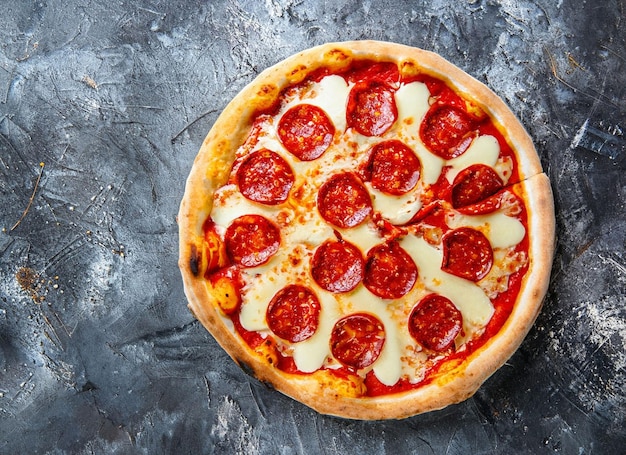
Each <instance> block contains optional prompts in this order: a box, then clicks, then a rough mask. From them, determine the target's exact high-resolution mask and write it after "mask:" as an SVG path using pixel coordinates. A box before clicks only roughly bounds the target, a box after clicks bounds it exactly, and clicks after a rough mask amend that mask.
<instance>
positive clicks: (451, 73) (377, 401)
mask: <svg viewBox="0 0 626 455" xmlns="http://www.w3.org/2000/svg"><path fill="white" fill-rule="evenodd" d="M353 58H367V59H371V60H387V61H388V60H394V61H396V62H397V63H398V66H399V68H400V70H401V72H403V73H404V74H411V73H412V72H415V71H416V70H418V71H420V72H428V73H432V75H433V76H436V77H438V78H441V79H444V80H446V81H447V82H448V83H449V84H450V85H451V86H452V87H453V88H455V89H456V90H457V91H459V92H460V93H461V94H463V95H465V96H467V97H468V98H469V99H471V100H474V101H476V102H477V104H478V105H479V106H480V107H481V108H482V109H483V110H484V111H486V112H488V113H489V115H490V116H491V117H492V118H493V119H495V120H496V122H497V123H498V126H499V127H500V128H502V129H503V131H505V135H506V137H507V138H508V139H509V140H510V142H511V146H512V148H513V150H515V151H516V154H517V159H518V163H519V175H520V178H521V179H522V180H523V181H522V183H521V184H520V185H519V186H520V188H521V191H523V194H524V197H525V201H526V203H527V210H528V235H529V238H530V245H529V270H528V273H527V274H526V275H525V277H524V282H523V285H522V291H521V293H520V295H519V296H518V299H517V303H516V305H515V307H514V309H513V313H512V314H511V316H510V317H509V319H508V320H507V322H506V323H505V325H504V327H503V328H502V330H500V331H499V333H498V334H497V335H496V336H494V337H493V338H492V339H491V340H490V341H489V342H487V343H486V344H485V345H484V346H482V347H481V348H480V349H478V350H477V351H475V352H473V353H472V354H471V355H470V357H469V358H467V359H465V360H464V361H462V362H461V363H460V364H457V365H448V366H447V368H445V369H446V373H445V374H441V375H439V376H438V377H436V378H435V379H434V380H433V381H432V382H431V383H429V384H428V385H426V386H424V387H421V388H418V389H415V390H411V391H408V392H404V393H400V394H395V395H388V396H382V397H376V398H363V397H359V392H360V390H361V388H362V387H363V386H362V384H361V383H360V380H359V378H358V377H355V378H354V380H353V381H345V382H342V385H341V387H343V389H342V390H341V391H339V392H338V391H337V390H335V389H334V388H333V387H329V386H328V383H329V382H330V381H333V380H334V379H333V377H332V375H328V374H326V373H324V372H323V371H318V372H316V373H314V374H310V375H300V374H287V373H284V372H281V371H280V370H278V369H276V368H274V367H273V366H272V365H271V364H270V363H269V361H268V359H271V356H272V353H271V347H266V348H262V349H258V350H257V352H254V351H252V350H251V349H250V348H248V347H247V345H246V344H245V343H243V342H242V341H241V340H240V339H239V338H238V337H237V336H235V335H234V334H233V331H232V330H231V328H229V325H231V324H232V323H230V321H229V320H228V318H227V317H226V316H225V315H223V314H221V313H220V311H219V310H218V308H219V305H218V302H217V301H216V298H219V297H216V295H217V293H212V292H211V289H210V287H211V284H210V283H209V282H208V281H207V280H205V279H204V272H205V270H206V269H207V267H208V265H209V264H215V261H220V260H221V259H220V254H221V252H220V248H219V245H215V243H214V242H212V245H213V246H207V242H206V240H205V237H204V235H205V234H204V231H203V223H204V222H205V220H206V218H207V216H208V215H209V213H210V212H211V208H212V196H213V193H214V192H215V190H216V189H217V188H219V187H220V186H221V185H223V184H224V183H225V182H226V180H227V178H228V174H229V172H230V169H231V165H232V163H233V161H234V160H235V152H236V150H237V147H238V145H239V144H241V143H242V142H243V141H244V139H245V136H246V134H247V130H248V128H249V127H250V125H251V117H252V116H253V115H254V113H255V112H256V111H257V110H258V109H264V108H269V107H270V106H271V105H272V103H274V101H275V99H276V97H277V96H278V95H279V94H280V93H281V91H282V90H283V89H284V88H285V87H287V86H289V85H291V84H294V83H297V82H300V81H301V80H303V79H304V78H306V76H307V75H308V74H310V73H311V72H312V71H315V70H316V69H318V68H320V67H328V68H330V69H331V70H340V69H343V68H346V67H348V66H349V65H350V63H351V61H352V59H353ZM178 223H179V232H180V255H179V266H180V269H181V271H182V276H183V282H184V287H185V293H186V295H187V298H188V301H189V308H190V309H191V311H192V312H193V314H194V315H195V317H196V318H197V319H198V320H199V321H200V322H201V323H202V324H203V325H204V326H205V327H206V328H207V329H208V330H209V331H210V332H211V333H212V334H213V336H214V337H215V339H216V340H217V341H218V342H219V343H220V345H221V346H222V347H223V348H224V349H225V350H226V351H227V352H228V353H229V354H230V355H231V357H233V358H234V359H235V360H236V361H237V362H238V363H239V364H240V365H241V366H242V367H243V368H244V369H245V370H247V371H250V372H251V373H252V374H254V375H255V376H256V377H257V378H258V379H259V380H261V381H264V382H267V383H269V384H271V385H272V386H273V387H275V388H276V389H278V390H280V391H281V392H283V393H284V394H286V395H288V396H291V397H293V398H294V399H296V400H298V401H301V402H302V403H305V404H306V405H308V406H310V407H312V408H314V409H316V410H317V411H319V412H320V413H324V414H332V415H336V416H341V417H347V418H354V419H389V418H396V419H397V418H404V417H407V416H411V415H415V414H418V413H422V412H426V411H430V410H435V409H440V408H443V407H445V406H447V405H449V404H453V403H458V402H460V401H463V400H465V399H466V398H468V397H469V396H471V395H472V394H473V393H474V392H475V391H476V390H477V389H478V387H479V386H480V385H481V384H482V383H483V382H484V381H485V380H486V379H487V378H488V377H489V376H490V375H491V374H492V373H493V372H494V371H495V370H496V369H497V368H499V367H500V366H501V365H502V364H503V363H504V362H505V361H506V360H507V359H508V358H509V357H510V356H511V355H512V354H513V352H514V351H515V350H516V349H517V347H518V346H519V344H520V343H521V342H522V340H523V339H524V337H525V335H526V334H527V333H528V331H529V330H530V328H531V326H532V324H533V322H534V320H535V317H536V315H537V313H538V311H539V309H540V307H541V302H542V299H543V296H544V295H545V293H546V289H547V286H548V281H549V275H550V268H551V264H552V252H553V249H554V244H553V241H554V209H553V206H552V194H551V189H550V185H549V182H548V179H547V177H546V176H545V174H543V173H542V170H541V165H540V162H539V159H538V157H537V154H536V152H535V149H534V146H533V144H532V141H531V139H530V138H529V136H528V134H527V133H526V132H525V130H524V128H523V127H522V126H521V125H520V124H519V122H518V121H517V119H516V118H515V116H514V115H513V114H512V113H511V111H510V110H509V109H508V107H507V106H506V105H505V104H504V102H503V101H502V100H501V99H500V98H499V97H498V96H496V95H495V94H494V93H493V92H492V91H491V90H489V89H488V88H487V87H485V86H484V85H483V84H481V83H480V82H478V81H476V80H475V79H473V78H471V77H470V76H468V75H467V74H466V73H464V72H463V71H462V70H460V69H459V68H457V67H456V66H454V65H452V64H450V63H448V62H447V61H445V60H443V59H442V58H441V57H439V56H438V55H436V54H433V53H431V52H427V51H423V50H420V49H416V48H412V47H407V46H403V45H399V44H393V43H385V42H375V41H355V42H344V43H330V44H326V45H322V46H319V47H316V48H313V49H309V50H307V51H304V52H301V53H299V54H296V55H294V56H292V57H290V58H288V59H286V60H284V61H282V62H280V63H278V64H277V65H275V66H273V67H271V68H269V69H267V70H265V71H264V72H262V73H261V74H260V75H259V76H258V77H257V78H256V79H255V80H254V81H253V82H252V83H251V84H249V85H248V86H247V87H245V88H244V89H243V90H242V91H241V92H240V93H239V94H238V95H237V96H236V97H235V98H234V99H233V100H232V101H231V102H230V103H229V104H228V105H227V107H226V108H225V109H224V111H223V113H222V114H221V115H220V117H219V118H218V119H217V121H216V122H215V124H214V126H213V128H212V129H211V131H210V132H209V134H208V135H207V137H206V139H205V141H204V143H203V144H202V147H201V149H200V151H199V154H198V156H197V158H196V160H195V162H194V165H193V168H192V170H191V173H190V175H189V178H188V180H187V185H186V190H185V195H184V198H183V200H182V203H181V207H180V212H179V216H178ZM352 395H353V396H352Z"/></svg>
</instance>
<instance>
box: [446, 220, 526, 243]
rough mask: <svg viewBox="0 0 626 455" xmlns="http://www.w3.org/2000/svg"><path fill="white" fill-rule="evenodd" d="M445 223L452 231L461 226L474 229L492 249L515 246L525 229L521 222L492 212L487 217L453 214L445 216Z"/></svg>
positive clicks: (523, 234)
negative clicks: (479, 232) (483, 236)
mask: <svg viewBox="0 0 626 455" xmlns="http://www.w3.org/2000/svg"><path fill="white" fill-rule="evenodd" d="M446 223H447V224H448V226H450V227H451V228H452V229H456V228H459V227H461V226H469V227H472V228H476V229H477V230H479V231H481V232H482V233H483V234H485V237H487V239H488V240H489V243H490V244H491V247H492V248H509V247H512V246H515V245H517V244H518V243H520V242H521V241H522V240H523V239H524V236H525V235H526V228H525V227H524V225H523V224H522V222H521V221H519V220H518V219H517V218H513V217H511V216H507V215H505V214H504V213H502V212H493V213H490V214H487V215H462V214H460V213H458V212H456V213H455V212H453V213H450V214H448V215H447V216H446Z"/></svg>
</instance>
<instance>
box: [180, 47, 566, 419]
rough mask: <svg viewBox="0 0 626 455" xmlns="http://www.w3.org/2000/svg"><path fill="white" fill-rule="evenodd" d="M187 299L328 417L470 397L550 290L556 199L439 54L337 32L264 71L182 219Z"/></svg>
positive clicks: (482, 98)
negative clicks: (336, 38) (346, 38)
mask: <svg viewBox="0 0 626 455" xmlns="http://www.w3.org/2000/svg"><path fill="white" fill-rule="evenodd" d="M178 222H179V226H180V260H179V265H180V268H181V270H182V275H183V279H184V285H185V292H186V294H187V297H188V301H189V307H190V309H191V310H192V312H193V313H194V315H195V316H196V317H197V318H198V319H199V320H200V321H201V322H202V324H203V325H204V326H205V327H206V328H207V329H208V330H209V331H210V332H211V333H212V334H213V335H214V337H215V338H216V340H217V341H218V342H219V343H220V344H221V346H222V347H223V348H224V349H225V350H226V351H227V352H228V353H229V354H230V356H231V357H232V358H233V359H234V360H235V361H236V362H237V363H238V364H239V365H241V366H242V367H243V368H244V369H245V370H246V371H248V372H250V373H251V374H253V375H254V376H255V377H257V378H258V379H260V380H261V381H263V382H265V383H267V384H269V385H271V386H272V387H274V388H276V389H278V390H279V391H281V392H283V393H285V394H287V395H289V396H291V397H293V398H294V399H296V400H299V401H301V402H302V403H304V404H306V405H308V406H310V407H312V408H314V409H316V410H317V411H319V412H321V413H325V414H332V415H337V416H342V417H348V418H355V419H386V418H403V417H407V416H411V415H415V414H418V413H421V412H426V411H429V410H434V409H440V408H442V407H444V406H446V405H448V404H452V403H457V402H459V401H462V400H464V399H466V398H467V397H469V396H471V395H472V394H473V393H474V392H475V391H476V390H477V388H478V387H479V386H480V385H481V384H482V382H483V381H485V380H486V379H487V378H488V377H489V376H490V375H491V374H492V373H493V372H494V371H495V370H496V369H497V368H499V367H500V366H501V365H502V364H503V363H504V362H505V361H506V360H507V359H508V358H509V357H510V356H511V355H512V354H513V352H514V351H515V350H516V349H517V347H518V346H519V344H520V343H521V341H522V340H523V338H524V336H525V335H526V333H527V332H528V331H529V329H530V327H531V325H532V324H533V322H534V320H535V317H536V315H537V313H538V311H539V309H540V307H541V303H542V299H543V297H544V295H545V292H546V288H547V285H548V280H549V274H550V268H551V262H552V253H553V238H554V210H553V205H552V195H551V190H550V185H549V182H548V179H547V177H546V176H545V174H544V173H543V172H542V169H541V165H540V162H539V159H538V156H537V153H536V151H535V149H534V146H533V144H532V142H531V140H530V138H529V137H528V135H527V134H526V132H525V131H524V128H523V127H522V126H521V125H520V123H519V122H518V120H517V119H516V118H515V117H514V115H513V114H512V113H511V112H510V110H509V109H508V108H507V107H506V106H505V105H504V103H503V102H502V101H501V100H500V99H499V98H498V97H497V96H496V95H494V94H493V92H491V91H490V90H489V89H487V88H486V87H485V86H484V85H482V84H481V83H479V82H478V81H476V80H475V79H473V78H471V77H470V76H468V75H467V74H465V73H464V72H463V71H461V70H460V69H458V68H457V67H455V66H453V65H452V64H450V63H448V62H447V61H445V60H444V59H442V58H441V57H439V56H437V55H435V54H433V53H430V52H426V51H423V50H419V49H416V48H412V47H407V46H403V45H399V44H391V43H384V42H374V41H357V42H343V43H331V44H326V45H323V46H319V47H316V48H312V49H309V50H307V51H304V52H302V53H300V54H297V55H294V56H292V57H290V58H288V59H287V60H284V61H282V62H280V63H278V64H277V65H275V66H274V67H272V68H270V69H268V70H266V71H264V72H263V73H261V74H260V75H259V76H258V77H257V78H256V79H255V80H254V81H253V82H252V83H251V84H250V85H249V86H247V87H246V88H245V89H243V90H242V92H241V93H239V95H237V96H236V97H235V98H234V99H233V100H232V101H231V103H230V104H229V105H228V106H227V107H226V108H225V110H224V111H223V113H222V114H221V116H220V117H219V118H218V119H217V121H216V122H215V124H214V126H213V128H212V129H211V131H210V132H209V134H208V136H207V138H206V139H205V141H204V143H203V145H202V148H201V149H200V152H199V154H198V157H197V158H196V161H195V162H194V165H193V168H192V170H191V174H190V176H189V178H188V181H187V186H186V191H185V195H184V198H183V201H182V204H181V208H180V213H179V217H178Z"/></svg>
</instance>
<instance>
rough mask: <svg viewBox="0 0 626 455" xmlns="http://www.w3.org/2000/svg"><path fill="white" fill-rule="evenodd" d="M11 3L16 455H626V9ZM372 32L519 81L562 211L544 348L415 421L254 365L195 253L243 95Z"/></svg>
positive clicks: (6, 264)
mask: <svg viewBox="0 0 626 455" xmlns="http://www.w3.org/2000/svg"><path fill="white" fill-rule="evenodd" d="M0 3H1V5H0V230H1V232H0V453H7V454H13V453H242V454H255V453H260V454H296V453H298V454H300V453H307V454H308V453H313V454H315V453H325V454H342V455H343V454H346V453H388V454H401V453H402V454H404V453H419V454H428V453H447V454H455V453H474V454H477V453H518V452H522V453H548V452H563V453H575V454H579V453H584V454H590V453H620V452H621V453H623V450H624V447H626V430H625V429H624V426H625V425H626V390H625V389H626V371H625V368H626V354H625V348H626V210H625V208H624V201H625V200H626V182H625V174H626V166H625V163H626V150H625V148H626V147H625V145H624V144H625V142H624V141H625V138H624V131H623V130H624V128H626V117H625V115H626V114H625V112H626V31H625V30H626V3H625V2H624V0H607V1H602V0H600V1H587V2H580V1H575V0H518V1H515V0H459V1H450V2H446V1H443V0H434V1H425V0H421V1H412V2H410V1H399V0H387V1H380V2H376V1H356V0H342V1H320V2H310V1H299V0H264V1H245V0H221V1H214V2H199V1H190V2H183V1H176V2H174V1H164V0H139V1H134V2H133V1H130V0H122V1H107V2H104V1H102V2H96V1H90V0H81V1H78V0H67V1H61V0H48V1H45V0H39V1H26V0H23V1H18V2H12V1H9V0H0ZM365 38H368V39H381V40H389V41H396V42H400V43H404V44H409V45H414V46H418V47H422V48H425V49H429V50H433V51H436V52H439V53H440V54H442V55H443V56H444V57H446V58H448V59H449V60H450V61H452V62H454V63H455V64H457V65H458V66H460V67H461V68H463V69H464V70H466V71H467V72H469V73H470V74H472V75H473V76H475V77H476V78H478V79H479V80H481V81H483V82H485V83H486V84H488V85H489V86H490V87H491V88H492V89H493V90H494V91H496V92H497V93H498V94H499V95H501V96H502V97H503V98H504V99H505V101H507V102H508V103H509V105H510V106H511V108H512V109H513V111H514V112H515V113H516V114H517V115H518V117H519V118H520V119H521V121H522V122H523V124H524V125H525V126H526V127H527V129H528V131H529V132H530V134H531V135H532V136H533V137H534V139H535V142H536V145H537V148H538V150H539V153H540V155H541V158H542V162H543V164H544V168H545V170H546V172H547V173H548V175H549V176H550V178H551V181H552V185H553V188H554V193H555V202H556V207H557V229H558V245H557V255H556V259H555V263H554V268H553V277H552V282H551V286H550V290H549V293H548V296H547V299H546V302H545V306H544V310H543V312H542V313H541V315H540V316H539V319H538V321H537V323H536V325H535V327H534V328H533V330H532V331H531V333H530V335H529V336H528V338H527V339H526V341H525V342H524V344H523V345H522V347H521V349H520V350H519V351H518V352H517V353H516V354H515V355H514V356H513V358H512V359H511V360H510V361H509V362H508V363H507V364H506V365H505V366H504V367H503V368H502V369H501V370H500V371H499V372H497V373H496V374H495V375H494V376H493V377H492V378H491V379H489V380H488V381H487V383H486V384H485V385H484V386H483V387H482V388H481V389H480V390H479V392H478V393H477V394H476V395H475V396H474V397H473V398H471V399H469V400H467V401H466V402H464V403H462V404H460V405H456V406H452V407H449V408H447V409H445V410H443V411H438V412H434V413H430V414H426V415H422V416H417V417H414V418H410V419H406V420H403V421H399V422H355V421H347V420H341V419H337V418H330V417H325V416H320V415H317V414H316V413H314V412H313V411H311V410H309V409H308V408H305V407H303V406H301V405H300V404H298V403H296V402H294V401H292V400H291V399H289V398H286V397H284V396H282V395H280V394H278V393H276V392H273V391H271V390H267V389H266V388H265V387H264V386H262V385H261V384H259V383H258V382H256V381H255V380H253V379H251V378H249V377H248V376H246V375H245V374H244V373H243V372H242V371H240V370H239V369H238V367H236V366H235V364H234V363H233V362H232V361H231V360H230V359H229V358H228V357H227V356H226V355H225V354H224V353H223V352H222V351H221V349H220V348H219V347H218V345H217V343H216V342H215V341H214V340H213V339H212V338H211V336H210V335H209V334H208V333H207V332H205V330H204V329H203V328H202V327H201V326H200V324H199V323H197V322H195V321H194V319H193V318H192V317H191V314H190V313H189V311H188V310H187V309H186V303H185V297H184V295H183V290H182V284H181V279H180V276H179V272H178V268H177V266H176V261H177V226H176V220H175V215H176V213H177V211H178V204H179V201H180V198H181V197H182V193H183V187H184V183H185V179H186V176H187V174H188V172H189V170H190V167H191V164H192V161H193V158H194V156H195V154H196V152H197V150H198V148H199V146H200V144H201V142H202V140H203V138H204V136H205V134H206V133H207V132H208V130H209V128H210V127H211V125H212V123H213V122H214V120H215V119H216V117H217V115H218V114H219V112H220V111H221V109H223V107H224V106H225V105H226V103H227V102H228V100H229V99H230V98H231V97H232V96H234V95H235V94H236V93H237V92H238V91H239V90H240V89H241V88H242V87H243V86H244V85H245V84H246V83H248V82H249V81H251V80H252V79H253V78H254V77H255V75H257V74H258V73H259V72H260V71H261V70H262V69H264V68H266V67H268V66H269V65H271V64H273V63H275V62H277V61H279V60H281V59H283V58H285V57H287V56H289V55H291V54H293V53H295V52H297V51H299V50H301V49H304V48H308V47H310V46H312V45H316V44H321V43H324V42H328V41H338V40H347V39H365ZM33 195H34V196H33ZM31 200H32V203H30V205H29V201H31ZM24 213H25V215H24V216H23V214H24Z"/></svg>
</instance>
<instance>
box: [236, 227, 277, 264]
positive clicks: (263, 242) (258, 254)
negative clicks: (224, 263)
mask: <svg viewBox="0 0 626 455" xmlns="http://www.w3.org/2000/svg"><path fill="white" fill-rule="evenodd" d="M224 239H225V243H226V251H227V252H228V255H229V257H230V259H231V260H232V261H233V262H234V263H236V264H239V265H240V266H242V267H256V266H258V265H261V264H264V263H266V262H267V261H268V260H269V259H270V258H271V257H272V256H273V255H274V254H275V253H276V252H277V251H278V247H279V246H280V230H279V228H278V227H276V225H274V224H273V223H272V222H271V221H270V220H268V219H267V218H264V217H262V216H260V215H243V216H240V217H239V218H236V219H235V220H233V222H232V223H231V224H230V225H229V226H228V228H227V229H226V234H225V235H224Z"/></svg>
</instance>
